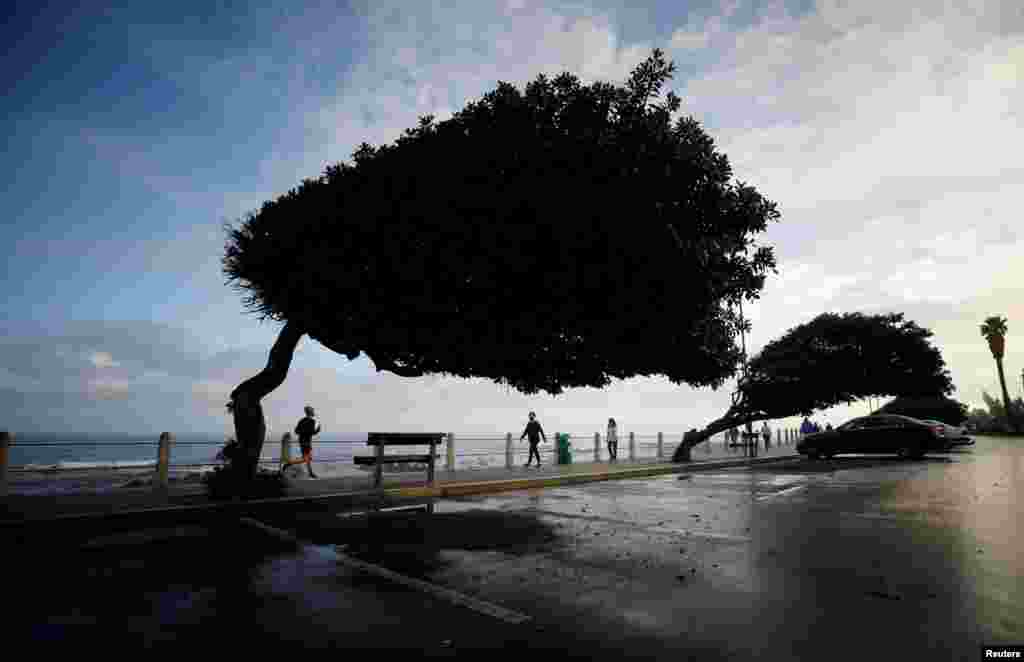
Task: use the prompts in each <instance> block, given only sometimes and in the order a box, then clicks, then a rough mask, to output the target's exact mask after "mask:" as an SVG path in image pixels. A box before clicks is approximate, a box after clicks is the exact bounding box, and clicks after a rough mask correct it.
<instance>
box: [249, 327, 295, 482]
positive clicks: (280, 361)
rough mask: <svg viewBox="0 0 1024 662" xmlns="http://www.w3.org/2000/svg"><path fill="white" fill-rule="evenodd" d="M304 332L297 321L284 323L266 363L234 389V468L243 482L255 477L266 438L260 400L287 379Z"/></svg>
mask: <svg viewBox="0 0 1024 662" xmlns="http://www.w3.org/2000/svg"><path fill="white" fill-rule="evenodd" d="M304 333H305V332H304V331H302V330H301V329H300V328H299V326H298V325H297V324H295V323H294V322H287V323H285V325H284V327H283V328H282V329H281V332H280V333H279V334H278V336H277V340H276V341H275V342H274V346H273V347H271V349H270V356H269V357H268V358H267V365H266V367H264V368H263V370H262V371H261V372H260V373H259V374H257V375H255V376H253V377H250V378H249V379H247V380H245V381H244V382H242V383H241V384H239V385H238V387H237V388H236V389H235V390H234V391H232V392H231V413H232V415H233V416H234V420H235V439H236V440H237V441H238V445H239V451H240V452H239V455H238V456H237V457H236V458H235V459H233V460H232V462H231V469H232V471H233V472H234V473H235V475H236V476H237V477H238V478H239V480H240V481H242V482H247V481H252V480H253V479H254V478H255V477H256V473H257V470H258V468H259V461H260V454H261V453H262V452H263V443H264V442H265V441H266V438H267V423H266V420H265V419H264V418H263V406H262V405H261V404H260V400H262V399H263V398H264V397H265V396H266V395H268V394H269V393H270V392H271V391H273V390H274V389H276V388H277V387H278V386H280V385H281V384H282V383H283V382H284V379H285V377H286V376H287V375H288V368H289V367H290V366H291V364H292V357H293V356H294V355H295V347H296V345H298V344H299V339H300V338H302V336H303V334H304Z"/></svg>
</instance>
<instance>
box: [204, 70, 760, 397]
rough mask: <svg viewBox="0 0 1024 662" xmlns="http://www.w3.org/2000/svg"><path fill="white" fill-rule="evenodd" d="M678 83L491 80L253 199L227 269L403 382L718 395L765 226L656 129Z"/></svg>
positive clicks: (301, 322)
mask: <svg viewBox="0 0 1024 662" xmlns="http://www.w3.org/2000/svg"><path fill="white" fill-rule="evenodd" d="M673 71H674V65H672V64H671V63H666V62H665V60H664V58H663V55H662V53H661V52H660V51H659V50H655V51H654V52H653V54H652V55H651V56H650V57H649V58H648V59H647V60H646V61H645V62H644V63H642V64H641V65H639V66H638V67H637V68H636V69H635V70H634V71H633V72H632V74H631V76H630V78H629V79H628V81H627V82H626V84H625V86H621V87H620V86H616V85H612V84H609V83H603V82H597V83H594V84H591V85H582V84H581V83H580V81H579V80H578V79H577V78H576V77H575V76H573V75H571V74H569V73H563V74H561V75H559V76H558V77H556V78H554V79H553V80H549V79H548V78H546V77H545V76H543V75H541V76H538V77H537V79H536V80H535V81H533V82H532V83H529V84H528V85H527V86H526V88H525V91H520V90H518V89H517V88H515V87H514V86H513V85H511V84H508V83H504V82H499V83H498V85H497V88H496V89H495V90H493V91H491V92H489V93H488V94H486V95H485V96H484V97H483V98H482V99H480V100H479V101H476V102H472V103H469V104H468V105H467V106H466V107H465V108H464V109H463V110H461V111H459V112H457V113H455V114H454V116H453V117H452V118H451V119H449V120H445V121H442V122H435V121H434V118H432V117H429V116H428V117H423V118H421V120H420V123H419V126H418V127H417V128H415V129H410V130H407V131H406V132H405V135H403V136H402V137H400V138H399V139H398V140H397V141H396V142H395V143H394V144H392V145H384V146H381V147H372V146H370V145H367V144H365V143H364V144H363V145H361V146H360V148H359V149H358V150H357V151H356V152H355V153H354V154H353V163H352V164H346V163H339V164H337V165H334V166H330V167H328V168H327V170H326V172H325V173H324V174H323V175H322V176H320V177H318V178H314V179H307V180H305V181H303V182H302V183H301V185H299V186H298V187H297V188H295V189H293V190H291V191H289V192H288V193H287V194H285V195H282V196H280V197H278V198H277V199H275V200H271V201H267V202H265V203H264V204H263V205H262V207H261V208H260V209H259V210H258V211H256V212H253V213H251V214H249V215H248V216H247V217H246V218H245V220H244V222H243V223H242V224H241V226H240V227H238V228H233V227H229V228H228V243H227V245H226V247H225V257H224V272H225V274H226V275H227V276H228V279H229V282H232V283H234V284H235V285H236V286H237V287H239V288H240V289H241V290H242V291H243V292H245V293H246V294H247V296H246V304H247V306H248V307H249V308H250V309H251V310H253V311H255V312H258V313H260V314H261V315H262V316H263V317H265V318H271V319H273V320H278V321H286V322H287V323H288V324H287V325H286V326H287V327H289V329H290V333H291V334H292V335H295V334H296V333H297V334H299V335H301V334H303V333H305V334H308V335H309V336H310V337H312V338H313V339H315V340H317V341H319V342H320V343H321V344H323V345H324V346H325V347H327V348H329V349H331V350H333V351H335V352H338V353H340V354H343V355H345V356H346V357H348V358H349V359H354V358H356V357H357V356H359V354H360V353H365V354H366V355H367V356H368V357H369V358H370V360H372V361H373V363H374V364H375V366H376V367H377V369H378V370H388V371H391V372H394V373H396V374H398V375H403V376H419V375H424V374H430V373H440V374H450V375H455V376H459V377H484V378H489V379H491V380H494V381H496V382H500V383H503V384H507V385H509V386H511V387H513V388H515V389H517V390H519V391H521V392H524V393H535V392H538V391H546V392H548V393H552V394H557V393H560V392H561V391H562V390H563V388H567V387H581V386H589V387H602V386H605V385H607V384H608V383H609V382H610V379H612V378H628V377H632V376H636V375H644V376H647V375H664V376H666V377H668V378H669V379H670V380H671V381H673V382H674V383H682V382H685V383H689V384H691V385H694V386H711V387H713V388H718V387H719V386H721V385H722V384H723V383H724V382H725V380H726V379H728V378H729V377H731V376H732V375H733V374H735V370H736V366H737V364H738V362H739V359H740V352H739V350H738V348H737V347H736V342H735V338H736V333H737V329H738V324H739V322H738V320H737V318H736V316H735V315H734V314H733V313H732V308H731V304H735V303H737V302H739V301H740V300H741V299H756V298H757V297H758V296H759V293H760V290H761V289H762V287H763V285H764V281H765V277H766V274H767V272H768V271H769V270H772V269H774V267H775V258H774V255H773V253H772V249H771V248H769V247H763V246H760V247H759V246H757V245H755V241H754V236H755V235H757V234H758V233H761V232H763V231H764V230H765V229H766V227H767V223H768V222H769V221H774V220H778V217H779V214H778V212H777V210H776V205H775V203H773V202H771V201H769V200H767V199H765V198H764V197H762V195H761V194H760V193H758V192H757V191H756V190H755V189H754V188H752V187H750V186H748V185H746V184H744V183H742V182H734V181H732V170H731V168H730V165H729V162H728V159H727V158H726V156H725V155H724V154H722V153H720V152H718V151H717V150H716V149H715V144H714V141H713V140H712V138H711V137H710V136H708V135H707V134H706V133H705V132H704V130H703V129H702V128H701V126H700V124H699V123H698V122H697V121H696V120H695V119H693V118H692V117H682V118H679V119H678V120H676V121H675V122H674V123H673V121H672V115H673V113H675V112H676V111H677V110H678V109H679V107H680V104H681V101H680V99H679V98H678V97H676V96H675V95H674V94H672V93H671V92H670V93H668V95H667V96H666V98H665V101H664V102H663V103H655V102H654V101H653V100H654V99H656V98H657V97H658V96H659V94H660V90H661V87H662V85H663V84H664V83H665V81H666V80H668V79H669V78H670V77H671V75H672V72H673ZM280 356H282V357H286V358H288V359H290V355H289V354H288V353H287V351H286V350H285V349H282V350H281V352H280ZM281 360H282V361H283V360H284V359H281ZM280 362H281V361H279V363H280ZM281 378H282V379H283V376H281ZM273 381H274V380H269V379H268V380H264V382H265V383H266V384H270V383H272V382H273ZM276 383H277V384H279V383H280V381H277V382H276ZM271 388H273V387H271ZM265 394H266V388H263V389H262V395H265ZM262 395H259V397H262Z"/></svg>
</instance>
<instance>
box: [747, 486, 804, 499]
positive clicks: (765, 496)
mask: <svg viewBox="0 0 1024 662" xmlns="http://www.w3.org/2000/svg"><path fill="white" fill-rule="evenodd" d="M804 489H807V486H806V485H797V486H796V487H791V488H789V489H788V490H781V491H779V492H773V493H772V494H766V495H764V496H759V497H757V500H758V501H764V500H765V499H774V498H775V497H779V496H782V495H784V494H792V493H793V492H798V491H800V490H804Z"/></svg>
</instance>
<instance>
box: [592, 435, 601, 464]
mask: <svg viewBox="0 0 1024 662" xmlns="http://www.w3.org/2000/svg"><path fill="white" fill-rule="evenodd" d="M600 461H601V433H600V432H595V433H594V462H600Z"/></svg>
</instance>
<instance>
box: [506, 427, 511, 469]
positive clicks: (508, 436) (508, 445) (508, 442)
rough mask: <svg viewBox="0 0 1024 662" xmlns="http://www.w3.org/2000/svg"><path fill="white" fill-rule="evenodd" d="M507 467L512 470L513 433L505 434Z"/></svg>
mask: <svg viewBox="0 0 1024 662" xmlns="http://www.w3.org/2000/svg"><path fill="white" fill-rule="evenodd" d="M505 467H506V468H508V469H511V468H512V433H511V432H506V433H505Z"/></svg>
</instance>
